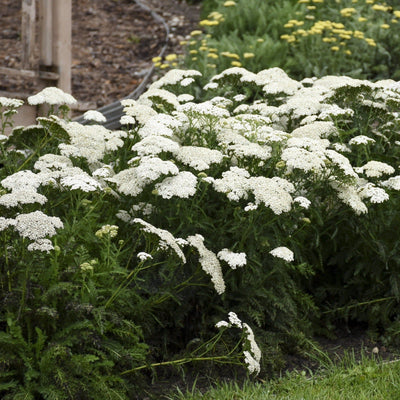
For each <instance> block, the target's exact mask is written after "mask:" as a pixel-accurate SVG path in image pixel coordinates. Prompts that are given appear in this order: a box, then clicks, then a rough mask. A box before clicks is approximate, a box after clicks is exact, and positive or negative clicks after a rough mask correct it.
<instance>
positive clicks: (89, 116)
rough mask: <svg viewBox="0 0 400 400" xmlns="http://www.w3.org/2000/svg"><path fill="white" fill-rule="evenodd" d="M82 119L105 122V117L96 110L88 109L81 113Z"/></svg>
mask: <svg viewBox="0 0 400 400" xmlns="http://www.w3.org/2000/svg"><path fill="white" fill-rule="evenodd" d="M83 119H84V120H85V121H93V122H98V123H100V124H102V123H104V122H107V118H106V117H105V116H104V115H103V114H102V113H101V112H100V111H97V110H88V111H86V112H85V113H84V114H83Z"/></svg>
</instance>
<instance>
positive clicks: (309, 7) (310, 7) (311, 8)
mask: <svg viewBox="0 0 400 400" xmlns="http://www.w3.org/2000/svg"><path fill="white" fill-rule="evenodd" d="M307 8H308V9H309V10H315V9H316V8H317V7H315V6H307Z"/></svg>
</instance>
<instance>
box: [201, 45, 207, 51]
mask: <svg viewBox="0 0 400 400" xmlns="http://www.w3.org/2000/svg"><path fill="white" fill-rule="evenodd" d="M207 49H208V47H207V46H200V47H199V50H200V51H206V50H207Z"/></svg>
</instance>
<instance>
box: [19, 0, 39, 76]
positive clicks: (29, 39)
mask: <svg viewBox="0 0 400 400" xmlns="http://www.w3.org/2000/svg"><path fill="white" fill-rule="evenodd" d="M35 19H36V7H35V0H22V18H21V39H22V69H30V68H31V67H32V65H33V61H34V57H35V54H34V51H35Z"/></svg>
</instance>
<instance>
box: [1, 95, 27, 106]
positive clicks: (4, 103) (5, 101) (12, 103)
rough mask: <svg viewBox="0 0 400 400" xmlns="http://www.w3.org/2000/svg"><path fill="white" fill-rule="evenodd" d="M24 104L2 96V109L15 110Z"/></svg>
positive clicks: (21, 101)
mask: <svg viewBox="0 0 400 400" xmlns="http://www.w3.org/2000/svg"><path fill="white" fill-rule="evenodd" d="M23 104H24V102H23V100H19V99H12V98H8V97H3V96H0V107H5V108H14V109H15V108H19V107H21V106H22V105H23Z"/></svg>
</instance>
